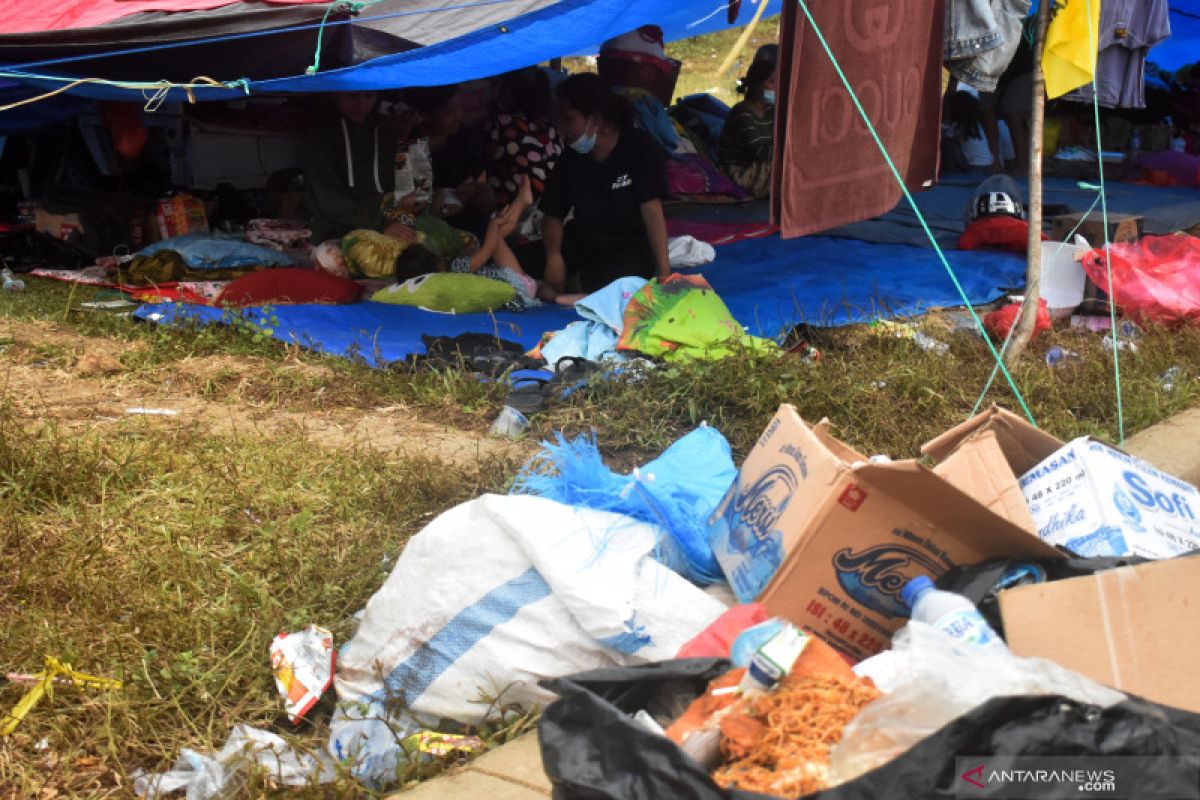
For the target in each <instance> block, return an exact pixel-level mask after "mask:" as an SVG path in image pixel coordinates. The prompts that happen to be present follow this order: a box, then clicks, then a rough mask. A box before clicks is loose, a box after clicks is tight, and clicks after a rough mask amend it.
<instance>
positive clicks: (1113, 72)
mask: <svg viewBox="0 0 1200 800" xmlns="http://www.w3.org/2000/svg"><path fill="white" fill-rule="evenodd" d="M1072 2H1075V0H1072ZM1091 2H1092V3H1093V4H1095V3H1100V0H1091ZM1167 5H1168V3H1167V0H1104V2H1102V3H1100V26H1099V31H1100V35H1099V40H1098V43H1097V49H1098V52H1097V54H1096V86H1097V88H1098V89H1099V95H1098V99H1099V102H1100V105H1102V106H1104V107H1105V108H1145V107H1146V54H1147V53H1148V52H1149V51H1150V48H1151V47H1154V45H1156V44H1158V43H1159V42H1162V41H1164V40H1165V39H1167V38H1168V37H1169V36H1170V35H1171V21H1170V20H1169V19H1168V18H1167ZM1084 36H1085V37H1086V36H1087V33H1086V30H1085V32H1084ZM1092 97H1093V92H1092V86H1091V83H1090V82H1089V83H1087V84H1085V85H1084V86H1082V87H1081V88H1079V89H1077V90H1076V91H1074V92H1071V93H1070V94H1068V95H1066V99H1067V100H1076V101H1079V102H1082V103H1091V102H1092Z"/></svg>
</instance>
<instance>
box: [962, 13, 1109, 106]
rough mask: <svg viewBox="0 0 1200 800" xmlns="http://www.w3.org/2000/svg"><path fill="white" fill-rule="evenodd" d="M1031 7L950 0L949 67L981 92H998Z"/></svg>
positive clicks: (1019, 40)
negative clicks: (1001, 77) (1001, 78)
mask: <svg viewBox="0 0 1200 800" xmlns="http://www.w3.org/2000/svg"><path fill="white" fill-rule="evenodd" d="M1094 2H1097V3H1098V2H1100V0H1094ZM1031 6H1032V3H1031V2H1030V0H946V12H945V23H946V24H945V43H944V45H943V54H944V55H945V58H946V69H947V70H949V72H950V74H951V75H953V76H954V77H956V78H958V79H959V80H960V81H961V82H963V83H965V84H968V85H970V86H974V87H975V88H976V89H978V90H979V91H981V92H994V91H996V87H997V85H998V84H999V82H1000V76H1001V75H1003V74H1004V71H1005V70H1007V69H1008V65H1009V64H1010V63H1011V62H1012V60H1013V55H1015V54H1016V52H1017V46H1018V45H1019V44H1020V43H1021V28H1022V26H1023V24H1024V22H1025V17H1027V16H1028V15H1029V9H1030V7H1031Z"/></svg>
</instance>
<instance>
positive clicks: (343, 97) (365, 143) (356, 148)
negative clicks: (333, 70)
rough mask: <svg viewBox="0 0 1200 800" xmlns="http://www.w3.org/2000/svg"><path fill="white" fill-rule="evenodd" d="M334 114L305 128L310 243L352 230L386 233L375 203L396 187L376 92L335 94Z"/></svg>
mask: <svg viewBox="0 0 1200 800" xmlns="http://www.w3.org/2000/svg"><path fill="white" fill-rule="evenodd" d="M333 102H334V105H335V108H336V113H335V114H330V115H327V116H325V117H323V118H322V119H320V120H319V121H317V123H316V124H314V125H313V126H311V127H310V128H309V132H308V136H307V137H306V141H305V169H304V183H305V191H306V195H307V203H308V209H309V213H310V214H311V215H312V241H314V242H322V241H324V240H326V239H337V238H341V237H342V236H344V235H345V234H347V233H349V232H350V231H352V230H355V229H367V230H373V231H384V232H385V233H386V232H387V229H388V227H389V223H388V221H387V220H386V218H385V217H384V215H383V211H382V210H381V207H380V203H381V201H382V199H383V195H384V193H385V192H390V191H392V186H393V185H394V182H395V177H396V176H395V167H394V160H395V157H396V134H395V131H394V130H393V129H392V127H391V126H390V125H389V124H388V123H387V122H386V121H385V120H383V119H382V118H380V116H379V113H378V109H377V105H378V96H377V95H376V93H375V92H339V93H337V94H335V95H334V96H333Z"/></svg>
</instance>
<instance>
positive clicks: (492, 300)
mask: <svg viewBox="0 0 1200 800" xmlns="http://www.w3.org/2000/svg"><path fill="white" fill-rule="evenodd" d="M516 295H517V290H516V289H514V288H513V287H511V286H509V285H508V284H507V283H504V282H503V281H494V280H492V279H491V278H484V277H482V276H480V275H472V274H471V273H469V272H435V273H433V274H431V275H421V276H420V277H417V278H412V279H410V280H407V281H405V282H404V283H397V284H394V285H392V286H385V287H384V288H382V289H380V290H379V291H378V292H376V293H375V294H373V295H372V296H371V299H372V300H374V301H375V302H376V303H395V304H396V305H401V306H418V307H420V308H427V309H429V310H430V311H449V312H451V313H454V314H473V313H477V312H480V311H494V310H496V309H497V308H500V307H501V306H503V305H504V304H505V303H508V302H510V301H511V300H512V299H513V298H514V297H516Z"/></svg>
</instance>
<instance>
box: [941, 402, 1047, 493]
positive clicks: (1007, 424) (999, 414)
mask: <svg viewBox="0 0 1200 800" xmlns="http://www.w3.org/2000/svg"><path fill="white" fill-rule="evenodd" d="M983 430H990V431H992V432H993V433H995V435H996V441H997V443H998V444H999V446H1000V450H1001V452H1003V453H1004V457H1005V458H1006V459H1007V460H1008V464H1009V467H1010V468H1011V469H1012V472H1013V474H1014V475H1016V476H1017V477H1020V476H1021V475H1024V474H1025V473H1026V472H1028V471H1029V470H1031V469H1033V468H1034V467H1036V466H1037V465H1038V464H1039V463H1040V462H1041V461H1042V460H1043V459H1045V458H1046V457H1047V456H1050V455H1051V454H1053V453H1054V452H1055V451H1056V450H1058V449H1059V448H1061V447H1062V446H1063V445H1064V444H1066V443H1065V442H1063V441H1061V440H1060V439H1058V438H1056V437H1054V436H1051V435H1050V434H1048V433H1046V432H1045V431H1043V430H1039V429H1038V428H1035V427H1033V426H1032V425H1030V424H1029V423H1028V422H1026V421H1025V420H1024V419H1022V418H1021V417H1018V416H1017V415H1016V414H1013V413H1012V412H1011V411H1006V410H1005V409H1003V408H1000V407H999V406H992V407H991V408H989V409H988V410H987V411H985V412H983V413H982V414H977V415H975V416H974V417H971V419H969V420H967V421H966V422H964V423H962V424H961V425H956V426H955V427H953V428H951V429H950V430H948V431H946V432H945V433H943V434H942V435H940V436H938V437H937V438H935V439H931V440H930V441H928V442H926V443H925V444H924V445H922V446H921V452H922V453H923V454H925V455H928V456H932V457H933V458H934V459H936V460H937V461H944V460H946V459H947V458H949V457H950V456H951V455H952V454H953V453H954V451H955V450H957V449H958V448H959V447H961V446H962V444H963V443H964V442H966V441H967V440H968V439H970V438H971V437H972V436H974V435H975V434H976V433H978V432H979V431H983Z"/></svg>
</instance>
